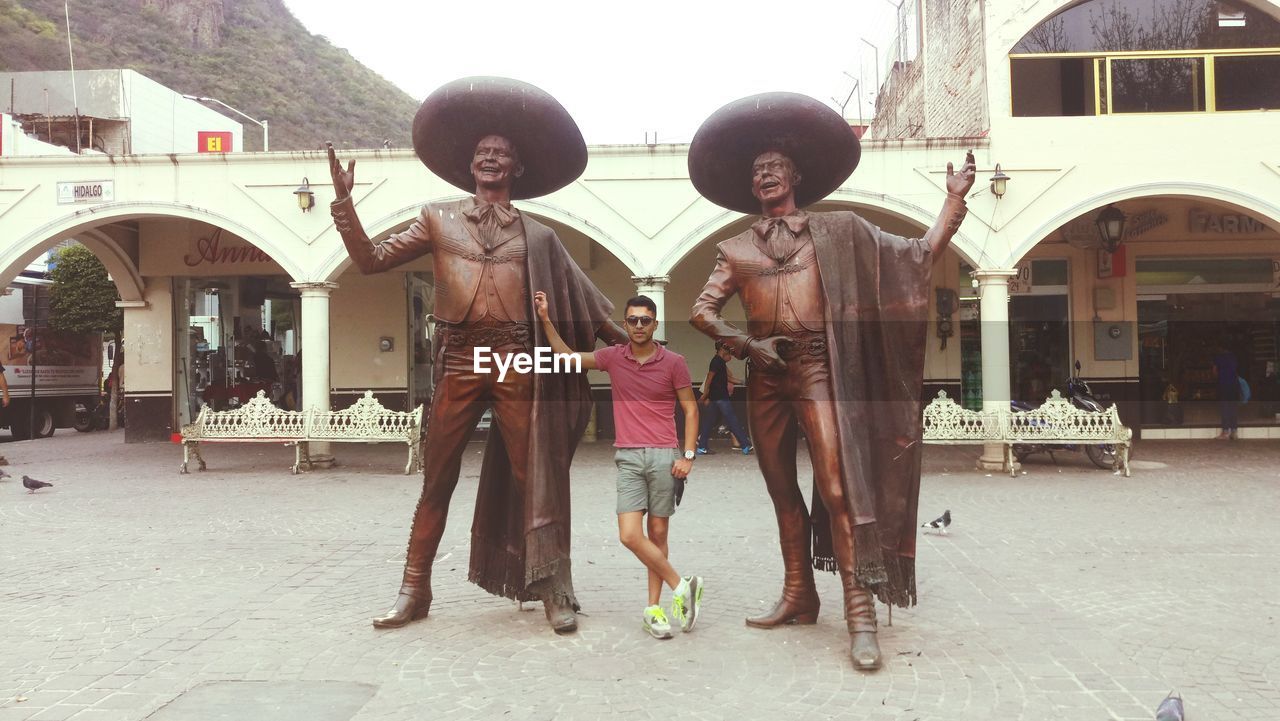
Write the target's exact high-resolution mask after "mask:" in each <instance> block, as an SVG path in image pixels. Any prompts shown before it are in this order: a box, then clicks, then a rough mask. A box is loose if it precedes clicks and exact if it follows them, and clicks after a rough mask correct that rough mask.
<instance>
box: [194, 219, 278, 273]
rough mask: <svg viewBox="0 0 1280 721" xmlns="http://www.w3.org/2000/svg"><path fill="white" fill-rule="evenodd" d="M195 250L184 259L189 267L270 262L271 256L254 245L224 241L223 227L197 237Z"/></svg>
mask: <svg viewBox="0 0 1280 721" xmlns="http://www.w3.org/2000/svg"><path fill="white" fill-rule="evenodd" d="M194 244H195V248H194V249H193V252H191V253H188V254H186V255H185V256H184V257H183V258H182V261H183V262H184V263H186V264H187V267H188V268H195V267H198V266H203V265H215V266H227V265H242V264H247V263H270V262H272V261H271V256H269V255H267V254H266V253H263V252H262V251H261V250H258V249H257V248H255V247H253V246H252V245H230V244H224V243H223V241H222V229H221V228H219V229H217V230H215V231H213V234H212V235H210V236H207V237H204V238H196V239H195V241H194Z"/></svg>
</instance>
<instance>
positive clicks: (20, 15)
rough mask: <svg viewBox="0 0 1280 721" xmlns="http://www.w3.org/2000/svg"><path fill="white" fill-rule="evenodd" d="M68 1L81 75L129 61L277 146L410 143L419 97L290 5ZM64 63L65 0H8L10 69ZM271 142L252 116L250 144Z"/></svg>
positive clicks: (278, 0)
mask: <svg viewBox="0 0 1280 721" xmlns="http://www.w3.org/2000/svg"><path fill="white" fill-rule="evenodd" d="M70 8H71V31H72V43H73V47H74V49H75V58H76V69H77V70H79V69H90V68H131V69H133V70H136V71H138V72H140V73H142V74H143V75H146V76H148V77H150V78H152V79H154V80H156V81H157V82H160V83H162V84H164V85H167V86H169V87H171V88H173V89H175V90H177V91H179V92H182V93H188V94H192V95H203V96H208V97H214V98H218V99H219V100H221V101H223V102H225V103H227V104H228V105H232V106H234V107H237V108H239V109H241V110H243V111H244V112H246V113H248V114H249V115H252V116H253V117H255V118H259V119H267V120H270V121H271V149H272V150H310V149H315V148H319V147H321V146H322V145H323V143H324V141H325V140H330V139H331V140H333V141H334V144H335V145H338V146H340V147H365V148H371V147H379V146H381V145H382V143H383V141H384V140H390V141H391V143H392V145H393V146H394V147H407V146H408V145H409V144H410V135H409V132H410V126H411V124H412V120H413V114H414V112H415V111H416V110H417V101H415V100H414V99H413V98H411V97H409V96H408V95H407V94H406V93H405V92H404V91H402V90H400V89H399V88H397V87H395V86H394V85H392V84H391V83H389V82H387V81H386V80H384V79H383V78H382V77H381V76H379V75H378V74H376V73H374V72H373V71H372V70H369V69H368V68H366V67H364V66H363V65H361V64H360V63H359V62H357V61H356V60H355V59H354V58H352V57H351V55H350V54H348V53H347V52H346V51H345V50H341V49H339V48H335V47H334V46H333V45H331V44H330V43H329V41H328V40H326V39H324V38H322V37H319V36H316V35H312V34H311V33H309V32H307V30H306V28H305V27H303V26H302V23H300V22H298V20H297V19H296V18H294V17H293V15H292V14H290V13H289V11H288V9H286V8H285V6H284V3H283V2H282V0H72V2H71V3H70ZM65 69H67V41H66V27H65V22H64V20H63V2H62V0H0V70H65ZM0 90H2V89H0ZM2 94H3V93H2V92H0V95H2ZM237 119H238V118H237ZM261 142H262V138H261V131H260V129H259V128H258V126H256V125H254V124H252V123H245V143H246V146H247V148H248V149H250V150H256V149H259V148H261Z"/></svg>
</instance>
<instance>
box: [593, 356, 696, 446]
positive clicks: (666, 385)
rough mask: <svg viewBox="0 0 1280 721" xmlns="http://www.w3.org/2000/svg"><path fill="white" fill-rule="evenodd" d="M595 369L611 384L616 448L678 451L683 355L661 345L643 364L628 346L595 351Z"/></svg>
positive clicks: (687, 383)
mask: <svg viewBox="0 0 1280 721" xmlns="http://www.w3.org/2000/svg"><path fill="white" fill-rule="evenodd" d="M595 358H596V368H598V369H600V370H602V371H604V372H606V373H608V374H609V380H610V381H611V382H612V384H613V424H614V426H615V427H616V431H617V438H616V439H615V440H614V443H613V445H614V446H615V447H617V448H679V447H680V442H679V441H678V440H677V439H676V419H675V414H676V391H677V390H679V389H681V388H689V387H691V386H692V385H693V381H691V380H690V379H689V366H688V365H687V364H686V363H685V362H684V356H682V355H680V354H679V353H676V352H675V351H669V350H667V349H666V348H664V347H662V346H661V345H659V346H658V350H657V352H655V353H654V354H653V355H652V356H651V357H650V358H649V359H648V360H646V361H645V362H644V363H637V362H636V359H635V356H633V355H632V354H631V344H630V343H627V344H625V345H615V346H610V347H608V348H601V349H600V350H598V351H596V352H595Z"/></svg>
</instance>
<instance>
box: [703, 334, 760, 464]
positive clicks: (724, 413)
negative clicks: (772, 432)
mask: <svg viewBox="0 0 1280 721" xmlns="http://www.w3.org/2000/svg"><path fill="white" fill-rule="evenodd" d="M731 358H733V349H732V348H729V347H728V346H726V345H724V344H723V343H716V354H715V356H714V357H713V358H712V359H711V365H710V366H709V367H708V368H707V377H706V379H705V380H703V381H702V398H700V399H699V400H698V404H699V405H701V406H702V431H701V432H700V433H699V434H698V454H699V455H706V454H708V453H711V452H712V451H711V450H710V449H709V448H708V447H707V444H708V442H709V441H710V439H711V431H712V430H714V429H715V427H716V425H717V424H718V422H719V421H720V420H721V419H723V420H724V422H725V423H726V424H728V426H729V432H730V433H732V434H733V438H734V440H735V441H737V443H738V448H739V449H740V450H741V451H742V455H744V456H745V455H748V454H749V453H751V441H750V440H749V439H748V438H747V431H746V430H745V429H744V428H743V427H742V423H741V422H740V421H739V420H738V414H736V413H734V412H733V402H732V401H731V400H730V394H729V386H730V384H734V385H737V384H738V383H740V382H741V381H739V380H738V379H737V378H734V377H733V373H731V372H730V371H729V360H730V359H731Z"/></svg>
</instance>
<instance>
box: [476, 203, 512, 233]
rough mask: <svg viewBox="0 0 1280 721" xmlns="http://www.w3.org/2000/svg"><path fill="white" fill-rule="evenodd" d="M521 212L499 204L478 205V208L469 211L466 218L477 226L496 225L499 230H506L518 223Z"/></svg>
mask: <svg viewBox="0 0 1280 721" xmlns="http://www.w3.org/2000/svg"><path fill="white" fill-rule="evenodd" d="M519 213H520V211H518V210H516V209H515V208H512V207H511V206H509V205H499V204H498V203H476V207H474V208H472V209H471V210H468V211H467V212H466V216H467V217H468V218H470V219H471V220H472V221H474V222H475V223H476V225H485V224H486V223H494V224H495V225H497V226H498V227H499V228H505V227H507V226H508V225H511V224H512V223H514V222H516V218H517V217H519Z"/></svg>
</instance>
